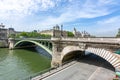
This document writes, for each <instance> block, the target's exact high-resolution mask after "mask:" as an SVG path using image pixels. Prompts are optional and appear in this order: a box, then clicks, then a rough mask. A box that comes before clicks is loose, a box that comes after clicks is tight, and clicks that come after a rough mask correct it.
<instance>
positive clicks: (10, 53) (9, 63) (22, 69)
mask: <svg viewBox="0 0 120 80" xmlns="http://www.w3.org/2000/svg"><path fill="white" fill-rule="evenodd" d="M50 62H51V60H50V59H49V58H47V57H45V56H43V55H41V54H40V53H38V52H36V51H34V50H31V49H30V50H26V49H15V50H8V49H7V48H0V80H22V79H25V78H27V77H29V76H30V75H34V74H36V73H38V72H40V71H43V70H45V69H48V68H50Z"/></svg>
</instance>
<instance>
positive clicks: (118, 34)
mask: <svg viewBox="0 0 120 80" xmlns="http://www.w3.org/2000/svg"><path fill="white" fill-rule="evenodd" d="M116 37H120V29H118V33H117V35H116Z"/></svg>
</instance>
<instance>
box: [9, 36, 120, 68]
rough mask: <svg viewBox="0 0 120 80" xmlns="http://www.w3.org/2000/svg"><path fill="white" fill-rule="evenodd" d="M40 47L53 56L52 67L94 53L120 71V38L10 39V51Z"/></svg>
mask: <svg viewBox="0 0 120 80" xmlns="http://www.w3.org/2000/svg"><path fill="white" fill-rule="evenodd" d="M32 45H33V46H34V45H37V46H40V47H41V48H43V49H44V50H46V51H47V52H48V53H49V54H50V55H51V56H52V61H51V67H58V66H60V65H62V63H63V62H64V61H66V60H68V59H70V58H73V57H77V58H79V57H80V56H83V55H85V51H87V52H90V53H93V54H95V55H97V56H100V57H101V58H103V59H105V60H106V61H108V62H109V63H110V64H111V65H112V66H113V67H114V68H115V69H117V70H120V55H119V54H116V53H115V51H116V50H119V48H120V38H51V39H34V38H24V39H13V38H10V39H9V49H14V48H19V47H25V46H32Z"/></svg>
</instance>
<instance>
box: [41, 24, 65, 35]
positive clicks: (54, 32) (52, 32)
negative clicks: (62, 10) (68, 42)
mask: <svg viewBox="0 0 120 80" xmlns="http://www.w3.org/2000/svg"><path fill="white" fill-rule="evenodd" d="M40 34H47V35H51V36H52V37H67V31H63V30H60V26H58V25H56V26H54V27H53V29H50V30H43V31H40Z"/></svg>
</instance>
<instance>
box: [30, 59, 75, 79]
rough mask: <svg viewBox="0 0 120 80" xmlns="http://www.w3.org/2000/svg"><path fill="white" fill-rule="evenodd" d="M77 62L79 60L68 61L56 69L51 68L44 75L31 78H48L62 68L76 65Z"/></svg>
mask: <svg viewBox="0 0 120 80" xmlns="http://www.w3.org/2000/svg"><path fill="white" fill-rule="evenodd" d="M76 62H77V61H72V62H70V63H67V64H65V65H63V66H60V67H58V68H56V69H53V70H50V71H49V72H46V73H44V74H42V75H39V76H36V77H34V78H32V79H31V80H42V79H44V78H46V77H48V76H50V75H53V74H55V73H57V72H59V71H61V70H64V69H66V68H68V67H70V66H71V65H74V64H75V63H76Z"/></svg>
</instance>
